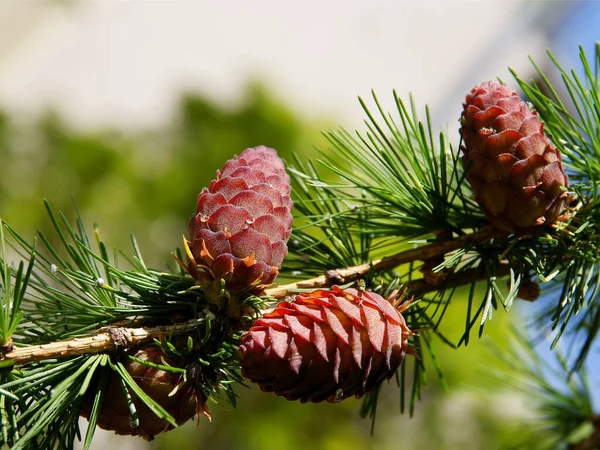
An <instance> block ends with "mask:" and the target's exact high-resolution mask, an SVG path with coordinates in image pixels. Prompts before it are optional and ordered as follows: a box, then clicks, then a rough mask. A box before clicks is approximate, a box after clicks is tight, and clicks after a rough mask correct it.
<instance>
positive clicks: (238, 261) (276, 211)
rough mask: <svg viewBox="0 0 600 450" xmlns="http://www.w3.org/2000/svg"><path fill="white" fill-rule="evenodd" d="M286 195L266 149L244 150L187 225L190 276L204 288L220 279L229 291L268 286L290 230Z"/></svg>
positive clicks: (278, 167) (278, 166)
mask: <svg viewBox="0 0 600 450" xmlns="http://www.w3.org/2000/svg"><path fill="white" fill-rule="evenodd" d="M290 191H291V188H290V178H289V176H288V175H287V173H286V172H285V166H284V164H283V162H282V161H281V159H279V157H278V156H277V152H276V151H275V150H273V149H271V148H267V147H264V146H259V147H254V148H249V149H246V150H244V151H243V152H242V153H241V154H240V155H239V156H236V157H234V158H233V159H230V160H229V161H227V163H226V164H225V165H224V166H223V169H222V170H221V171H218V172H217V178H216V179H215V180H213V181H212V182H211V183H210V185H209V186H208V188H205V189H203V190H202V192H201V193H200V195H199V197H198V207H197V213H196V214H195V215H194V216H193V217H192V218H191V220H190V239H189V241H188V242H187V245H188V257H189V260H190V262H189V266H188V270H189V272H190V274H191V275H192V276H193V277H194V278H196V279H198V280H199V281H200V282H201V283H204V284H207V283H210V282H212V281H216V282H219V281H220V280H224V281H225V282H226V285H227V289H228V290H229V291H230V292H232V291H233V292H235V291H240V290H244V289H247V288H250V287H252V288H253V289H255V290H261V289H262V286H264V285H268V284H270V283H272V282H273V280H274V279H275V277H276V276H277V273H278V270H279V267H280V266H281V263H282V261H283V258H284V257H285V255H286V254H287V246H286V243H287V240H288V238H289V237H290V234H291V230H292V214H291V210H292V200H291V198H290Z"/></svg>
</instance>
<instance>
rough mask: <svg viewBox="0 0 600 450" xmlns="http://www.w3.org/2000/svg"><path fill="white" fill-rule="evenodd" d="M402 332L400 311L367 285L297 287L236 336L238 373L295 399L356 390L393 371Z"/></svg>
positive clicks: (404, 340)
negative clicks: (292, 296)
mask: <svg viewBox="0 0 600 450" xmlns="http://www.w3.org/2000/svg"><path fill="white" fill-rule="evenodd" d="M401 310H402V308H401ZM410 334H411V333H410V330H409V329H408V327H407V325H406V321H405V320H404V318H403V317H402V314H401V313H400V311H399V310H397V309H396V308H394V307H393V306H392V304H391V303H390V302H389V301H388V300H385V299H384V298H382V297H381V296H379V295H378V294H375V293H373V292H367V291H357V290H356V289H346V290H342V289H340V288H338V287H336V286H334V287H333V288H332V289H331V290H316V291H313V292H311V293H303V294H300V295H298V296H297V297H296V298H295V299H294V300H292V301H291V302H281V303H279V304H278V305H277V306H276V307H275V310H274V311H273V312H270V313H268V314H265V315H264V316H263V317H262V318H260V319H258V320H257V321H256V322H255V323H254V325H253V326H252V328H250V330H248V331H247V332H246V333H245V334H244V335H243V336H242V340H241V344H240V360H241V366H242V375H243V376H244V377H246V378H249V379H250V380H252V381H254V382H255V383H258V385H259V386H260V388H261V389H262V390H263V391H267V392H274V393H275V394H277V395H281V396H283V397H285V398H287V399H288V400H300V401H301V402H303V403H304V402H308V401H310V402H321V401H324V400H326V401H328V402H336V401H340V400H343V399H345V398H348V397H350V396H353V395H355V396H357V397H360V396H362V395H364V394H365V393H367V392H369V391H371V390H373V389H375V388H376V387H377V386H378V385H379V384H380V383H381V382H382V381H383V380H386V379H388V378H390V377H391V376H392V375H393V374H394V373H395V372H396V370H397V369H398V367H399V366H400V363H401V362H402V359H403V358H404V355H405V354H406V352H407V350H409V348H408V337H409V336H410Z"/></svg>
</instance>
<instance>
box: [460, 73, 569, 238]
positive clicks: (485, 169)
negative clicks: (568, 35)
mask: <svg viewBox="0 0 600 450" xmlns="http://www.w3.org/2000/svg"><path fill="white" fill-rule="evenodd" d="M463 106H464V110H463V113H462V129H461V133H462V137H463V142H464V145H463V148H462V150H463V153H464V155H463V163H464V165H465V167H466V169H467V179H468V180H469V182H470V183H471V186H473V190H474V191H475V198H476V200H477V202H478V203H479V204H480V206H481V207H482V208H483V210H484V212H485V214H486V216H487V217H488V220H489V221H490V223H491V224H492V225H494V226H495V227H496V228H498V229H502V230H506V231H510V232H516V231H528V230H531V229H532V228H533V227H536V226H539V225H544V224H551V223H552V222H554V221H555V220H556V218H557V217H558V216H559V215H560V213H561V212H562V211H563V209H564V207H565V200H566V192H565V187H567V186H568V185H569V180H568V178H567V175H566V174H565V172H564V170H563V167H562V163H561V155H560V152H559V150H558V149H557V148H556V147H555V146H554V144H552V142H550V140H549V139H548V137H547V136H546V135H545V134H544V125H543V123H542V122H540V120H539V118H538V115H537V113H536V112H535V111H532V110H531V109H530V107H529V105H528V104H527V103H525V102H524V101H522V100H521V99H520V98H519V96H518V94H517V93H516V92H514V91H512V90H510V89H509V88H507V87H506V86H503V85H501V84H498V83H495V82H492V81H488V82H485V83H482V84H481V85H479V86H476V87H475V88H473V90H472V91H471V93H470V94H468V95H467V97H466V101H465V103H464V105H463Z"/></svg>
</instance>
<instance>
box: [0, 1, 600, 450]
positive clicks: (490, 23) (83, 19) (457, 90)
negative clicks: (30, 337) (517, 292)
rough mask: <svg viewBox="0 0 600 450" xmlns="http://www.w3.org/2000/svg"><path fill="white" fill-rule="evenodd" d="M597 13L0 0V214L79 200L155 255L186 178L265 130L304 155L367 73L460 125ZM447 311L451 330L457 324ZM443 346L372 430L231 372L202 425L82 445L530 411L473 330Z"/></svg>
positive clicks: (340, 114)
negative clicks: (232, 405) (235, 382)
mask: <svg viewBox="0 0 600 450" xmlns="http://www.w3.org/2000/svg"><path fill="white" fill-rule="evenodd" d="M598 24H600V2H575V1H569V2H554V1H552V2H521V1H512V0H511V1H507V0H505V1H492V0H490V1H485V0H479V1H457V0H451V1H447V0H439V1H433V0H429V1H422V2H417V1H392V0H372V1H368V2H367V1H359V0H329V1H327V2H324V1H318V0H305V1H303V2H281V1H277V0H264V1H263V0H257V1H254V2H251V3H250V2H246V1H243V0H223V1H219V2H211V1H198V0H196V1H194V0H103V1H100V0H99V1H95V0H71V1H58V0H55V1H52V0H26V1H23V0H2V2H0V216H2V218H3V219H4V220H6V221H8V222H9V223H10V224H11V225H12V226H13V227H14V228H16V229H17V230H18V231H19V232H21V233H22V234H23V235H24V236H31V237H33V235H34V233H35V230H36V229H48V228H49V226H48V224H47V221H46V216H45V212H44V208H43V205H42V201H41V200H42V198H47V199H48V200H49V201H50V202H51V204H52V205H53V206H54V207H55V209H60V210H62V211H64V212H65V213H66V214H67V216H71V217H72V216H73V215H74V207H73V202H75V203H76V204H77V205H78V207H79V208H80V209H81V211H82V214H83V217H84V219H85V220H86V222H87V223H88V224H89V225H91V224H92V223H94V222H97V223H98V224H99V225H100V230H101V233H102V235H103V236H104V238H105V240H106V241H108V242H109V243H112V244H114V245H115V246H116V247H119V248H121V249H128V248H130V247H128V245H129V234H130V233H134V234H135V235H136V237H137V239H138V241H139V243H140V247H141V248H142V252H143V253H144V255H145V258H146V260H147V262H149V263H150V264H152V265H153V266H155V267H166V265H167V264H171V257H170V251H171V250H172V249H174V248H175V247H176V246H177V245H179V244H180V242H181V235H182V234H185V233H186V232H187V231H186V229H187V220H188V218H189V216H190V215H191V214H192V213H193V212H194V209H195V203H196V196H197V194H198V192H199V191H200V189H201V188H202V187H203V186H204V185H206V184H207V183H208V182H209V181H210V180H211V179H212V178H214V175H215V171H216V169H218V168H219V167H220V166H221V165H222V164H223V163H224V162H225V161H226V160H227V159H228V158H230V157H231V156H232V155H234V154H237V153H240V152H241V151H242V150H243V149H245V148H247V147H252V146H256V145H259V144H264V145H268V146H270V147H274V148H276V149H278V150H279V152H280V154H281V155H282V156H283V157H284V158H287V159H288V160H290V159H291V157H292V154H293V153H294V152H295V153H298V154H299V155H301V157H302V158H306V157H310V156H314V155H316V148H325V149H326V144H325V142H324V139H323V138H322V137H321V135H320V130H322V129H326V128H332V127H337V126H340V125H341V126H343V127H344V128H347V129H354V128H357V127H358V128H360V127H361V121H362V118H363V113H362V110H361V108H360V106H359V104H358V101H357V96H362V97H369V95H370V90H371V89H374V90H375V91H376V92H377V93H378V96H379V98H380V99H381V100H382V102H383V104H384V107H386V108H387V109H392V107H393V105H392V99H393V97H392V90H393V89H396V90H397V91H398V93H399V94H400V95H401V96H403V97H407V96H408V94H409V93H412V94H414V96H415V100H416V102H417V104H418V105H425V104H428V105H429V106H430V108H431V111H432V117H433V120H434V122H435V123H436V124H438V125H439V127H440V128H441V129H444V130H448V131H449V133H450V135H451V136H454V137H457V128H458V118H459V116H460V110H461V103H462V101H463V99H464V95H465V94H466V93H467V92H468V91H469V90H470V89H471V88H472V87H473V86H474V85H475V84H477V83H479V82H481V81H483V80H487V79H494V78H497V77H500V78H501V79H503V80H504V81H506V82H507V83H508V84H509V86H511V87H513V88H514V87H516V83H514V82H512V80H511V76H510V74H509V72H508V70H507V68H508V67H509V66H510V67H513V68H515V69H516V70H517V71H518V72H519V74H520V75H521V76H522V77H523V78H529V77H531V76H534V72H533V70H532V69H533V67H532V65H531V64H530V62H529V61H528V56H531V57H532V58H533V59H535V60H536V62H538V63H539V64H540V66H541V67H543V68H547V67H549V66H548V63H549V61H548V59H547V57H546V56H545V50H546V48H549V49H551V50H552V52H553V53H554V54H555V55H556V56H557V57H558V59H559V60H560V61H561V62H562V63H563V65H564V66H565V67H575V66H576V65H577V51H578V48H577V45H578V44H583V45H584V46H585V47H586V49H587V50H588V52H589V55H591V54H592V50H593V44H594V42H595V41H596V40H597V39H599V38H600V27H599V26H598ZM456 142H457V140H456ZM518 309H519V308H518ZM520 312H521V313H522V314H525V315H526V314H527V313H528V311H527V308H526V307H522V306H521V308H520ZM518 314H519V312H517V313H516V314H511V315H510V316H509V315H506V314H504V313H502V312H499V313H497V314H496V316H495V317H494V320H493V321H492V323H491V324H490V326H489V328H487V329H486V331H487V334H488V335H489V336H491V337H492V338H493V339H494V340H496V341H498V342H501V343H502V342H503V340H504V338H505V335H506V330H507V326H508V324H509V322H512V323H514V321H515V320H518V319H517V318H518V317H519V315H518ZM454 316H455V317H454ZM454 316H453V317H452V318H449V319H447V321H448V325H447V326H448V330H446V331H447V332H448V333H449V334H450V337H451V338H458V337H459V333H460V331H461V329H462V326H463V325H462V321H464V316H462V315H461V312H457V313H456V314H455V315H454ZM453 320H454V321H455V323H456V325H457V326H456V329H457V331H456V332H455V333H454V334H453V330H452V321H453ZM440 347H441V345H440ZM438 353H439V356H440V362H441V364H442V367H443V368H444V374H445V377H446V382H447V384H448V387H449V389H448V390H447V391H444V390H443V389H442V388H441V385H440V383H439V382H438V380H437V379H436V378H435V376H430V379H429V380H428V389H427V391H426V393H425V395H424V397H423V398H422V400H421V402H420V404H419V405H418V406H417V410H416V414H415V417H414V418H412V419H409V417H408V416H407V415H401V414H400V413H399V410H398V404H399V401H398V395H399V390H398V389H397V388H396V387H395V386H394V384H393V383H391V384H390V385H389V386H386V387H385V390H384V395H383V396H382V399H381V400H382V401H381V402H380V409H379V411H378V417H377V423H376V427H375V430H374V434H373V436H371V423H370V421H369V420H363V419H360V418H359V417H358V409H359V401H354V400H348V401H346V402H344V403H342V404H339V405H300V404H297V403H292V402H287V401H285V400H283V399H279V398H274V397H273V396H270V395H267V394H262V393H260V392H259V391H258V390H256V389H253V388H252V389H245V388H242V387H240V388H239V389H238V391H239V394H240V399H239V406H238V408H237V409H236V410H234V411H226V410H224V409H223V408H221V407H219V406H213V407H212V408H211V410H212V412H213V421H212V423H211V424H209V423H208V422H207V421H206V420H204V419H201V421H200V423H199V425H196V424H195V423H189V424H187V425H186V426H184V427H182V428H180V429H177V430H175V431H173V432H170V433H167V434H165V435H163V436H159V437H158V438H157V439H156V440H155V441H154V442H153V443H146V442H144V441H141V440H139V439H137V438H126V437H116V436H114V435H113V434H111V433H98V435H97V437H96V441H95V444H94V446H93V448H96V449H102V448H120V449H140V450H141V449H150V448H152V449H171V448H189V449H201V448H211V449H240V450H245V449H248V450H254V449H256V450H259V449H260V450H268V449H304V448H318V449H321V448H322V449H330V450H337V449H340V450H341V449H344V450H352V449H363V448H377V449H396V448H411V449H413V450H418V449H430V448H439V449H463V450H467V449H469V450H470V449H490V450H493V449H508V448H513V443H514V442H515V438H516V436H517V434H518V435H519V437H520V438H523V429H524V428H523V426H520V427H518V426H517V424H521V425H522V424H523V423H527V421H528V420H531V419H532V418H533V417H534V416H535V414H537V412H536V411H535V410H533V409H532V408H531V405H529V404H528V401H527V399H526V398H524V397H523V396H522V394H519V393H517V392H516V391H514V390H513V389H511V386H510V385H504V384H502V383H498V381H497V379H495V378H494V377H491V376H488V373H489V372H490V371H492V370H493V368H494V364H495V361H494V359H493V357H491V355H490V354H489V352H488V351H487V350H486V346H485V345H478V342H474V343H472V344H471V345H470V346H469V347H468V348H461V349H459V350H458V351H451V350H450V349H449V348H448V349H447V351H446V349H445V348H440V350H439V351H438ZM593 358H595V359H593V360H592V362H593V364H595V365H596V367H598V365H600V361H598V358H597V354H596V356H593ZM595 387H596V388H597V387H598V383H596V384H595ZM538 437H539V436H537V435H536V434H535V432H534V431H531V436H529V437H528V439H531V441H532V442H535V440H536V439H537V438H538ZM531 448H535V446H534V445H533V444H532V446H531Z"/></svg>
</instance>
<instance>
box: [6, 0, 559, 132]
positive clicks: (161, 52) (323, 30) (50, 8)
mask: <svg viewBox="0 0 600 450" xmlns="http://www.w3.org/2000/svg"><path fill="white" fill-rule="evenodd" d="M561 8H564V6H560V4H557V3H552V4H549V3H533V4H531V3H522V2H520V1H507V0H504V1H492V0H490V1H486V0H480V1H456V0H451V1H448V0H438V1H416V0H414V1H393V0H390V1H387V0H372V1H364V0H329V1H322V0H305V1H302V2H282V1H279V0H262V1H253V2H247V1H244V0H222V1H208V0H202V1H201V0H102V1H96V0H78V1H77V0H72V1H59V0H55V1H48V0H47V1H41V0H2V2H0V107H4V108H7V109H9V110H10V111H15V112H24V113H31V112H34V113H35V112H36V111H39V110H40V109H41V108H45V107H47V106H49V105H50V106H54V107H56V108H57V109H58V110H59V111H61V112H62V113H64V114H66V115H67V117H68V118H69V119H70V120H71V121H72V122H75V123H76V124H77V125H80V126H83V127H97V126H103V125H109V126H112V125H114V126H119V127H140V126H141V127H144V126H151V125H156V124H160V123H163V122H164V121H165V120H167V119H168V118H169V117H170V115H171V113H172V111H173V106H174V100H175V99H176V98H177V94H178V93H180V92H181V91H182V90H196V91H200V92H203V93H206V94H208V95H210V96H211V97H214V98H215V99H218V100H219V101H223V102H235V101H236V100H237V99H239V98H240V95H241V94H242V93H243V91H244V87H245V85H246V84H247V83H248V82H249V80H261V81H262V82H264V83H265V84H266V85H267V86H268V87H269V88H270V89H271V90H273V91H274V92H275V93H276V94H277V95H278V96H279V97H280V98H282V99H284V100H286V101H288V102H289V103H290V104H291V105H292V106H293V107H295V108H296V109H297V110H299V111H300V112H301V113H303V114H304V115H305V116H308V117H323V116H331V117H335V118H336V119H337V121H338V122H339V123H340V124H343V125H344V126H346V127H354V126H356V125H358V123H359V121H360V120H361V118H362V112H361V109H360V107H359V105H358V102H357V101H356V97H357V95H361V96H364V97H368V96H369V95H370V90H371V89H375V90H376V92H377V93H378V95H379V97H380V98H381V99H383V100H390V102H391V98H392V96H391V91H392V89H397V90H398V93H399V94H400V95H401V96H403V97H405V96H407V95H408V93H409V92H412V93H413V94H414V95H415V97H416V100H417V102H418V104H425V103H427V104H429V105H430V106H431V107H432V110H433V115H434V118H435V119H439V120H441V121H444V122H445V121H447V120H449V119H448V118H449V117H458V114H459V113H458V112H459V110H460V103H461V101H462V99H463V98H464V94H465V93H466V92H467V91H468V90H469V89H470V88H471V87H472V86H473V85H475V84H476V83H478V82H480V81H483V80H485V79H492V78H495V77H502V78H503V79H509V74H508V71H507V69H506V68H507V66H508V65H511V66H512V67H515V68H516V69H518V70H519V71H525V72H527V71H529V70H530V64H529V62H528V61H527V55H532V56H534V57H535V58H536V59H540V58H541V57H542V54H543V51H544V48H545V46H546V42H547V36H546V31H545V30H546V29H547V28H548V26H549V25H550V22H551V21H552V17H556V16H557V11H558V12H559V13H560V10H561ZM548 10H551V12H550V14H549V13H548ZM448 105H452V106H448ZM389 106H390V107H391V106H392V105H391V104H389Z"/></svg>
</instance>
